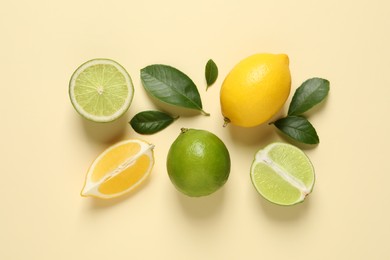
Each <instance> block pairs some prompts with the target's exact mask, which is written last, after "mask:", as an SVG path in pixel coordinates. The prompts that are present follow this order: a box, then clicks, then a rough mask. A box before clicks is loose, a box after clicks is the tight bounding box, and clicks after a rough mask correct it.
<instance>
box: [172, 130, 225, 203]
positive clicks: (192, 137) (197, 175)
mask: <svg viewBox="0 0 390 260" xmlns="http://www.w3.org/2000/svg"><path fill="white" fill-rule="evenodd" d="M167 170H168V175H169V178H170V180H171V182H172V183H173V185H174V186H175V187H176V188H177V190H179V191H181V192H182V193H184V194H186V195H188V196H191V197H200V196H206V195H209V194H211V193H213V192H215V191H217V190H218V189H219V188H221V187H222V186H223V185H224V184H225V183H226V181H227V179H228V177H229V173H230V156H229V151H228V150H227V148H226V146H225V144H224V143H223V142H222V141H221V139H219V138H218V137H217V136H216V135H214V134H213V133H210V132H209V131H205V130H196V129H182V133H181V134H180V135H179V136H178V137H177V139H176V140H175V141H174V142H173V144H172V145H171V148H170V149H169V152H168V157H167Z"/></svg>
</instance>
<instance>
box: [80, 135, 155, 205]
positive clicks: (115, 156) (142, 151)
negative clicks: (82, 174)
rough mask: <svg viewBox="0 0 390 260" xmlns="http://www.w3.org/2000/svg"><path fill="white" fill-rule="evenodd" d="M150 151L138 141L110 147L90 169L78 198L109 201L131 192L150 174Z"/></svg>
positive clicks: (151, 148) (149, 147) (151, 156)
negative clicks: (90, 197)
mask: <svg viewBox="0 0 390 260" xmlns="http://www.w3.org/2000/svg"><path fill="white" fill-rule="evenodd" d="M153 148H154V146H153V145H152V144H149V143H147V142H145V141H142V140H139V139H130V140H126V141H123V142H119V143H117V144H115V145H113V146H111V147H109V148H108V149H106V150H105V151H104V152H103V153H101V154H100V155H99V156H98V157H97V158H96V159H95V161H94V162H93V163H92V165H91V166H90V168H89V170H88V172H87V176H86V179H85V184H84V187H83V189H82V191H81V195H82V196H92V197H98V198H103V199H109V198H115V197H118V196H121V195H123V194H125V193H127V192H129V191H131V190H133V189H134V188H136V187H137V186H138V185H139V184H141V183H142V182H143V181H144V180H145V179H146V178H147V177H148V176H149V174H150V173H151V171H152V168H153V165H154V157H153Z"/></svg>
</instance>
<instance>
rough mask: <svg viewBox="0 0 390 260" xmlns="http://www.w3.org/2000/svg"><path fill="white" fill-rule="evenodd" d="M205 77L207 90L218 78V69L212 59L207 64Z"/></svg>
mask: <svg viewBox="0 0 390 260" xmlns="http://www.w3.org/2000/svg"><path fill="white" fill-rule="evenodd" d="M205 77H206V82H207V88H206V90H207V89H208V88H209V87H210V86H211V85H213V84H214V83H215V81H216V80H217V78H218V67H217V64H215V62H214V61H213V60H212V59H210V60H209V61H208V62H207V64H206V68H205Z"/></svg>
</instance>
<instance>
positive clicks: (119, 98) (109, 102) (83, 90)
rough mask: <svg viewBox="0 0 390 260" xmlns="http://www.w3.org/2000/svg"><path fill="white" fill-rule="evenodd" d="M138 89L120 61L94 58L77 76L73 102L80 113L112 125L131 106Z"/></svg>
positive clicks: (72, 89) (72, 87) (71, 86)
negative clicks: (111, 122) (135, 90)
mask: <svg viewBox="0 0 390 260" xmlns="http://www.w3.org/2000/svg"><path fill="white" fill-rule="evenodd" d="M133 94H134V87H133V83H132V81H131V78H130V75H129V74H128V73H127V71H126V70H125V69H124V68H123V67H122V66H121V65H120V64H119V63H117V62H115V61H113V60H109V59H93V60H90V61H87V62H85V63H84V64H82V65H81V66H80V67H78V68H77V70H76V71H75V72H74V73H73V75H72V77H71V79H70V83H69V96H70V100H71V101H72V104H73V106H74V108H75V109H76V111H77V112H78V113H79V114H81V115H82V116H83V117H85V118H87V119H89V120H91V121H95V122H110V121H113V120H115V119H117V118H119V117H120V116H121V115H123V114H124V113H125V112H126V111H127V110H128V109H129V107H130V104H131V101H132V99H133Z"/></svg>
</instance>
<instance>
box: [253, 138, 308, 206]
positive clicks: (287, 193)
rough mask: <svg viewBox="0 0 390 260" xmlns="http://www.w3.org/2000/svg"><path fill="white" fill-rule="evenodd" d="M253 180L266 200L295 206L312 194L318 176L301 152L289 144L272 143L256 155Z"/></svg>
mask: <svg viewBox="0 0 390 260" xmlns="http://www.w3.org/2000/svg"><path fill="white" fill-rule="evenodd" d="M251 179H252V183H253V185H254V186H255V188H256V190H257V191H258V192H259V193H260V195H262V196H263V197H264V198H265V199H267V200H269V201H271V202H273V203H276V204H279V205H294V204H297V203H299V202H302V201H303V200H304V199H305V198H306V196H307V195H308V194H309V193H311V191H312V190H313V186H314V181H315V174H314V168H313V165H312V163H311V162H310V160H309V158H308V157H307V156H306V154H305V153H304V152H303V151H302V150H300V149H299V148H297V147H295V146H293V145H290V144H286V143H272V144H270V145H268V146H267V147H265V148H264V149H262V150H260V151H258V152H257V153H256V155H255V159H254V161H253V163H252V167H251Z"/></svg>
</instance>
